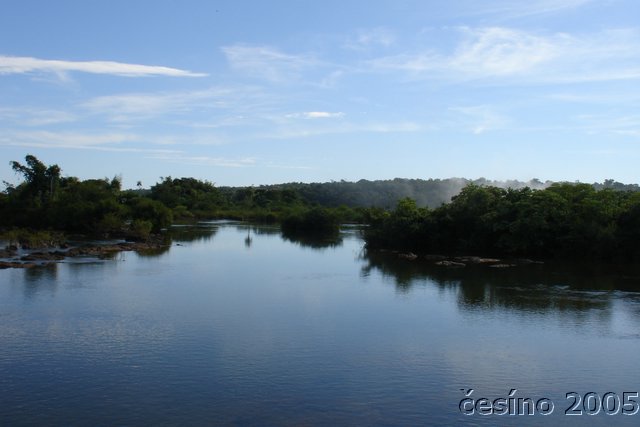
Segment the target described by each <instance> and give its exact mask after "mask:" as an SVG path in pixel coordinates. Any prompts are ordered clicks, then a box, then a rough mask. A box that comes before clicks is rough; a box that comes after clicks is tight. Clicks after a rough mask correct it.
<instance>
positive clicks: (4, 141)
mask: <svg viewBox="0 0 640 427" xmlns="http://www.w3.org/2000/svg"><path fill="white" fill-rule="evenodd" d="M139 140H140V137H139V136H137V135H134V134H127V133H102V134H99V133H79V132H51V131H29V132H9V133H5V134H4V135H3V136H2V137H0V145H17V146H24V147H44V148H89V147H97V146H105V145H117V144H121V143H125V142H135V141H139Z"/></svg>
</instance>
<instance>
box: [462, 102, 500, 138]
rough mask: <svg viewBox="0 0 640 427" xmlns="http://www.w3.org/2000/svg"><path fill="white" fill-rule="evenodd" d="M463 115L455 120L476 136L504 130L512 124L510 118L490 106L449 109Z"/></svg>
mask: <svg viewBox="0 0 640 427" xmlns="http://www.w3.org/2000/svg"><path fill="white" fill-rule="evenodd" d="M449 110H450V111H453V112H455V113H459V114H461V115H462V118H461V119H459V120H455V122H456V123H458V122H461V123H463V126H468V127H469V128H470V130H471V132H473V133H474V134H476V135H480V134H483V133H485V132H489V131H493V130H498V129H503V128H504V127H505V126H507V125H508V124H509V122H510V120H509V118H507V117H506V116H505V115H503V114H501V113H499V112H497V111H496V110H495V109H494V108H493V107H491V106H489V105H476V106H472V107H453V108H450V109H449Z"/></svg>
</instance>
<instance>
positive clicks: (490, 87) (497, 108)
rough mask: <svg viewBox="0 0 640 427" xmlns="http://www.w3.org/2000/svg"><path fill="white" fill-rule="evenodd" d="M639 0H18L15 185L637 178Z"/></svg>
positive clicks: (0, 176) (5, 33) (7, 105)
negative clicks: (58, 178) (25, 173)
mask: <svg viewBox="0 0 640 427" xmlns="http://www.w3.org/2000/svg"><path fill="white" fill-rule="evenodd" d="M639 18H640V2H639V1H637V0H527V1H516V0H484V1H478V0H447V1H441V0H418V1H413V0H412V1H409V0H391V1H386V0H376V1H371V0H367V1H360V0H323V1H317V0H297V1H284V0H270V1H261V0H251V1H249V0H233V1H216V0H202V1H198V0H179V1H172V0H124V1H123V0H108V1H107V0H102V1H98V0H87V1H77V0H57V1H55V2H54V1H46V0H40V1H35V0H2V13H1V14H0V180H4V181H7V182H9V183H14V184H15V183H18V182H20V176H18V175H16V174H15V173H14V171H13V170H12V169H11V167H10V164H9V162H10V161H12V160H17V161H21V162H23V161H24V157H25V156H26V155H27V154H33V155H35V156H36V157H38V158H39V159H40V160H41V161H42V162H44V163H45V164H47V165H50V164H54V163H55V164H58V165H59V166H60V167H61V168H62V174H63V175H65V176H77V177H79V178H81V179H89V178H109V179H110V178H113V177H114V176H120V177H121V178H122V181H123V186H124V187H125V188H133V187H135V186H136V185H137V183H138V182H141V183H142V185H143V187H149V186H151V185H153V184H155V183H156V182H158V181H160V180H161V178H162V177H168V176H171V177H174V178H178V177H194V178H197V179H201V180H207V181H210V182H213V183H215V184H216V185H218V186H226V185H232V186H241V185H261V184H274V183H283V182H326V181H331V180H335V181H339V180H347V181H357V180H359V179H369V180H374V179H392V178H395V177H401V178H422V179H428V178H449V177H464V178H471V179H475V178H480V177H484V178H487V179H496V180H507V179H519V180H529V179H532V178H538V179H541V180H543V181H544V180H554V181H582V182H596V181H597V182H601V181H603V180H605V179H615V180H617V181H621V182H624V183H638V182H640V178H639V177H638V171H639V170H640V168H638V165H639V164H640V108H639V107H640V19H639Z"/></svg>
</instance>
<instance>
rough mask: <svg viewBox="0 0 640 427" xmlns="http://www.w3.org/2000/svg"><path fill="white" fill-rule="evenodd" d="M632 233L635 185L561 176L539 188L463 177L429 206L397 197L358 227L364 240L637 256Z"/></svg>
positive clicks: (638, 235)
mask: <svg viewBox="0 0 640 427" xmlns="http://www.w3.org/2000/svg"><path fill="white" fill-rule="evenodd" d="M611 183H612V182H611ZM638 239H640V193H639V192H637V191H617V190H614V189H612V188H610V187H608V188H603V189H600V190H597V189H596V188H595V187H594V186H593V185H589V184H566V183H565V184H553V185H551V186H550V187H548V188H546V189H544V190H532V189H530V188H522V189H502V188H497V187H480V186H477V185H469V186H467V187H465V188H464V189H463V190H462V191H461V192H460V194H458V195H457V196H455V197H453V199H452V200H451V202H450V203H447V204H444V205H442V206H440V207H438V208H435V209H429V208H421V207H418V206H417V204H416V202H415V201H414V200H412V199H403V200H401V201H400V202H399V203H398V205H397V207H396V208H395V210H393V211H391V212H384V213H382V214H379V215H377V216H375V217H373V218H371V221H370V226H369V227H368V228H367V230H366V232H365V240H366V242H367V245H368V246H369V247H370V248H386V249H397V250H403V251H413V252H417V253H445V254H466V255H468V254H482V255H496V256H526V257H540V258H557V257H561V258H567V257H569V258H588V259H602V260H612V261H614V260H619V259H624V260H629V259H640V246H638V243H637V242H638V241H639V240H638Z"/></svg>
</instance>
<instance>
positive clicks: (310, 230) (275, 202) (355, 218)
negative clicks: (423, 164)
mask: <svg viewBox="0 0 640 427" xmlns="http://www.w3.org/2000/svg"><path fill="white" fill-rule="evenodd" d="M10 166H11V168H12V169H13V170H14V171H15V172H16V173H17V174H19V175H20V176H22V178H23V181H22V182H21V183H20V184H19V185H16V186H13V185H10V184H8V183H5V187H6V188H5V190H4V191H3V192H0V227H2V229H1V230H0V231H2V232H4V233H7V232H14V233H15V230H48V231H51V232H64V233H81V234H84V235H92V236H103V237H104V236H121V237H127V238H129V239H134V240H135V239H138V240H144V239H148V238H149V236H151V235H153V234H154V233H159V232H160V231H161V230H162V229H164V228H166V227H168V226H169V225H171V224H172V223H175V222H191V221H197V220H199V219H211V218H229V219H240V220H251V221H261V222H279V223H280V224H281V225H282V230H283V232H285V233H287V234H288V235H290V236H296V235H298V236H299V235H301V234H323V233H324V234H331V233H333V234H335V233H336V231H337V229H338V227H339V224H340V223H344V222H358V223H366V224H368V227H367V228H366V232H365V235H364V236H365V240H366V242H367V245H368V247H369V248H385V249H396V250H403V251H413V252H417V253H434V252H438V253H448V254H452V253H472V252H473V253H479V254H487V255H488V254H495V255H501V256H504V255H513V256H532V257H543V258H549V257H568V256H571V257H585V258H599V259H618V258H625V259H630V258H640V249H638V247H637V245H636V241H637V240H638V239H639V238H640V192H639V191H638V190H639V188H638V185H636V184H633V185H627V184H621V183H618V182H615V181H613V180H607V181H605V182H604V183H601V184H580V183H551V182H541V181H538V180H532V181H529V182H519V181H510V182H495V181H488V180H485V179H479V180H475V181H470V180H464V179H457V178H455V179H447V180H418V179H414V180H409V179H394V180H387V181H366V180H360V181H358V182H345V181H340V182H330V183H324V184H319V183H315V184H303V183H289V184H281V185H271V186H260V187H222V188H217V187H215V186H214V185H213V184H212V183H210V182H207V181H200V180H197V179H194V178H172V177H164V178H161V179H160V181H159V182H158V183H156V184H155V185H153V186H152V187H151V188H149V189H137V190H123V189H122V188H121V180H120V179H119V178H118V177H117V176H116V177H114V178H112V179H108V178H105V179H88V180H80V179H78V178H75V177H65V176H63V175H62V170H61V168H60V167H59V166H58V165H50V166H48V165H45V164H44V163H43V162H41V161H40V160H38V159H37V158H36V157H34V156H32V155H27V156H26V157H25V163H24V164H23V163H20V162H17V161H12V162H10ZM392 206H395V208H392V209H389V207H392Z"/></svg>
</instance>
